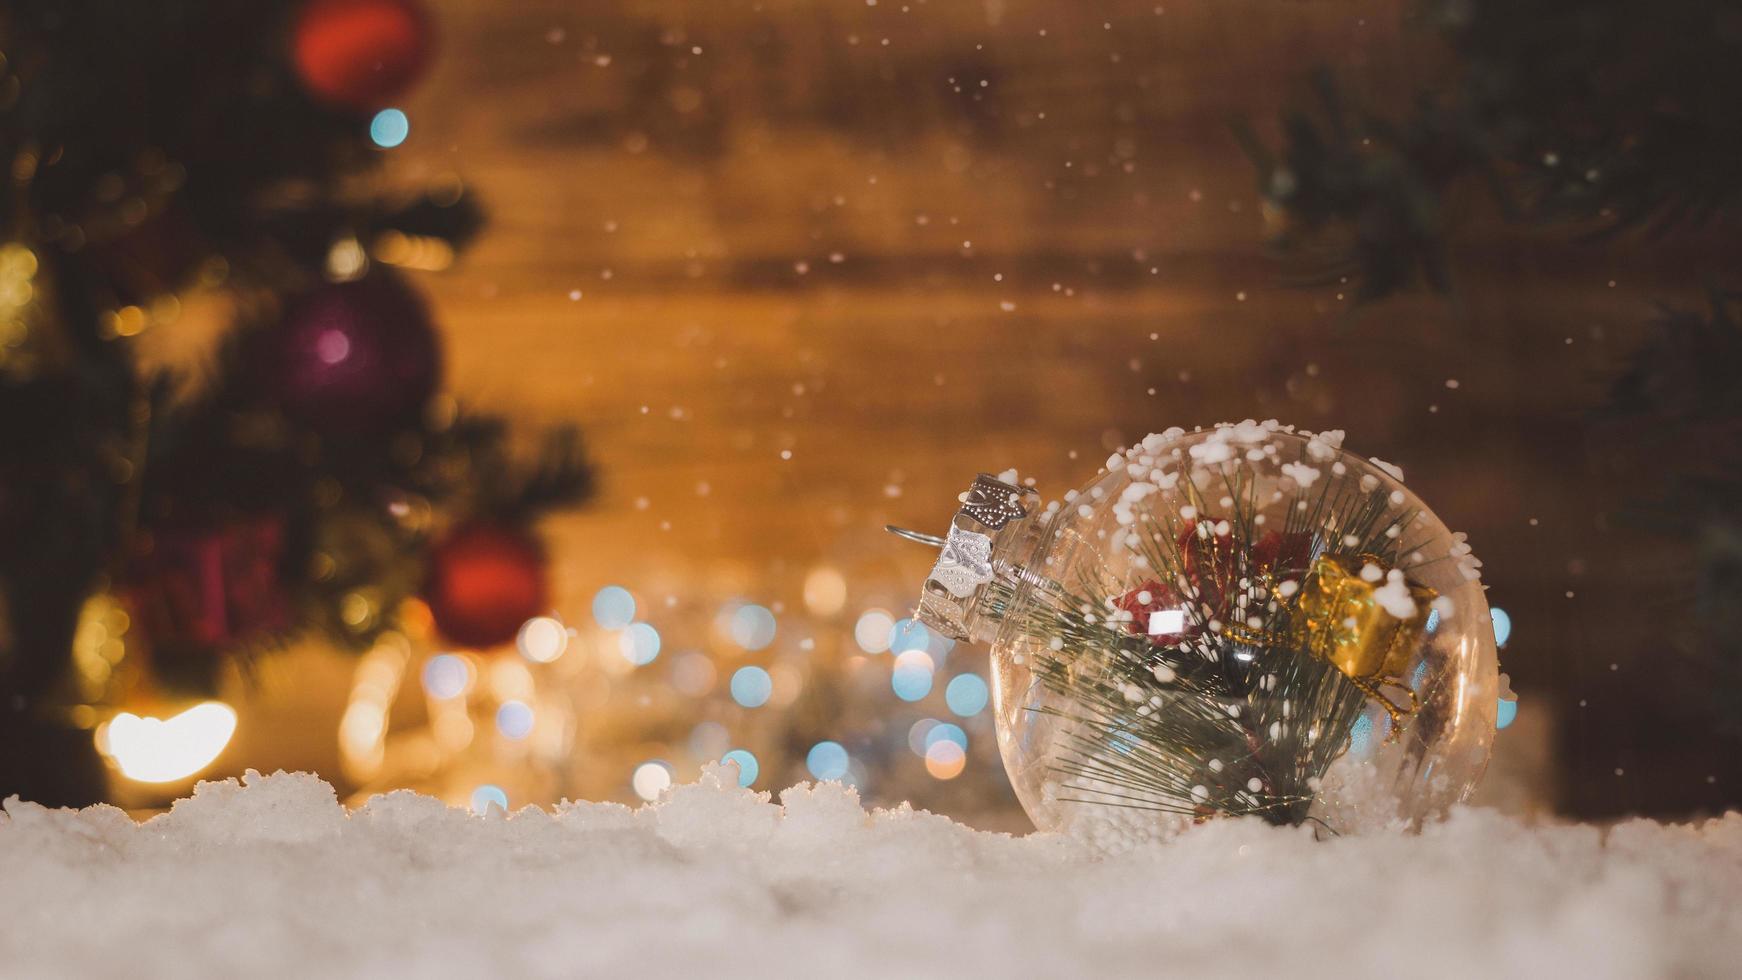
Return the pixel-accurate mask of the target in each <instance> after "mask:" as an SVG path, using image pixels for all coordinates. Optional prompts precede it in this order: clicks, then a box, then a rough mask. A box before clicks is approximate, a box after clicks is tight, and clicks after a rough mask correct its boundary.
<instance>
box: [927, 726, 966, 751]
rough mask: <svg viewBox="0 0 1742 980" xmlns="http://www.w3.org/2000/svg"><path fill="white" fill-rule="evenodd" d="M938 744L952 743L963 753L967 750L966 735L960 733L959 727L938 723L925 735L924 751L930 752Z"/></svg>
mask: <svg viewBox="0 0 1742 980" xmlns="http://www.w3.org/2000/svg"><path fill="white" fill-rule="evenodd" d="M939 742H954V743H956V745H958V746H960V747H961V749H962V751H964V752H965V751H967V749H968V733H967V732H964V731H962V726H960V725H956V724H952V723H950V722H947V721H940V722H938V723H937V724H936V725H933V726H932V728H931V731H928V732H926V733H925V748H926V751H930V750H931V747H932V746H934V745H936V744H938V743H939Z"/></svg>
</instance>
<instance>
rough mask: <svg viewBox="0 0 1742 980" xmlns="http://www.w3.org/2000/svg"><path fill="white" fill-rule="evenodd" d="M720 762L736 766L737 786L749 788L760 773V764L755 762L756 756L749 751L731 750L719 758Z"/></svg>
mask: <svg viewBox="0 0 1742 980" xmlns="http://www.w3.org/2000/svg"><path fill="white" fill-rule="evenodd" d="M720 761H721V762H736V763H737V764H738V785H739V786H749V785H750V784H751V783H754V782H756V777H757V776H758V775H760V774H761V772H762V766H761V764H759V763H758V762H757V761H756V756H755V755H754V754H752V753H751V752H750V750H749V749H733V750H732V751H730V752H728V753H726V754H725V755H723V756H721V757H720Z"/></svg>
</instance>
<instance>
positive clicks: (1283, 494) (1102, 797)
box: [920, 422, 1498, 844]
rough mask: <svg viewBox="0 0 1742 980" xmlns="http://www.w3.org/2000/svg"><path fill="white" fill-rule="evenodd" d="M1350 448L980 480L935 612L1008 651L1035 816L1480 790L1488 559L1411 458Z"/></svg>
mask: <svg viewBox="0 0 1742 980" xmlns="http://www.w3.org/2000/svg"><path fill="white" fill-rule="evenodd" d="M1341 442H1342V433H1340V432H1329V433H1320V434H1312V433H1307V432H1299V431H1295V430H1292V429H1290V428H1288V427H1285V426H1281V425H1278V424H1277V423H1275V422H1265V423H1257V422H1245V423H1240V424H1238V425H1222V426H1218V427H1216V428H1213V429H1208V430H1200V431H1197V432H1190V433H1188V432H1184V431H1182V430H1178V429H1173V430H1169V431H1168V432H1165V433H1161V434H1158V435H1151V436H1149V437H1148V438H1146V439H1144V440H1143V442H1142V443H1141V444H1139V445H1137V446H1135V447H1132V448H1131V449H1130V450H1128V451H1126V452H1123V453H1118V454H1115V455H1114V456H1113V457H1111V458H1110V459H1109V460H1108V461H1107V466H1106V469H1105V470H1104V471H1103V472H1102V473H1101V475H1100V476H1099V477H1098V478H1097V479H1096V480H1095V481H1094V482H1093V483H1091V484H1089V485H1088V486H1087V487H1085V488H1083V489H1082V490H1079V491H1075V492H1073V493H1070V494H1067V495H1066V496H1065V498H1064V499H1063V500H1061V501H1056V502H1053V503H1050V504H1046V505H1045V506H1042V505H1041V504H1040V500H1039V497H1038V495H1037V494H1036V493H1035V492H1034V491H1033V490H1031V489H1028V488H1025V487H1021V486H1018V485H1016V484H1015V483H1014V482H1013V481H1004V480H999V479H994V478H992V477H986V476H982V477H981V478H980V479H979V480H978V481H976V483H975V485H974V487H973V489H971V490H970V491H969V492H968V493H967V494H965V495H964V497H963V506H962V509H961V511H959V512H958V514H957V516H956V519H955V520H954V522H953V523H952V525H951V528H950V533H949V537H948V538H947V539H946V540H945V541H944V542H943V546H942V555H941V556H940V559H939V561H938V564H937V566H936V568H934V570H933V572H932V574H931V576H930V577H929V578H928V579H927V582H926V586H925V590H924V592H923V593H922V597H921V603H920V610H921V612H920V614H921V616H922V618H923V619H925V620H926V621H927V622H928V623H929V624H931V625H932V626H934V627H935V628H938V629H940V630H942V631H944V632H946V633H949V634H951V635H954V636H957V637H959V638H963V639H969V640H973V641H977V642H980V643H986V644H989V645H990V647H991V658H992V675H993V678H994V686H993V692H994V705H995V709H996V718H997V726H998V744H999V749H1000V751H1001V752H1002V754H1003V758H1004V764H1005V767H1006V769H1007V770H1008V772H1009V775H1010V780H1011V782H1012V784H1013V785H1014V786H1015V789H1016V794H1017V796H1018V798H1019V799H1020V800H1021V801H1022V805H1023V807H1024V808H1025V809H1026V810H1027V811H1028V814H1029V816H1030V817H1031V818H1032V819H1033V820H1034V823H1035V826H1036V827H1038V828H1040V829H1042V830H1049V831H1068V832H1071V833H1073V834H1076V835H1079V836H1084V837H1089V838H1096V839H1101V840H1103V841H1104V842H1106V843H1108V844H1118V843H1128V842H1131V841H1134V840H1142V839H1147V838H1150V837H1156V836H1165V835H1167V834H1169V833H1172V832H1174V831H1176V830H1178V829H1180V828H1182V827H1184V826H1189V825H1190V824H1192V823H1194V822H1197V821H1201V820H1205V819H1209V818H1213V817H1216V816H1223V815H1236V816H1253V817H1258V818H1260V819H1263V820H1266V821H1268V822H1272V823H1277V824H1301V823H1312V824H1315V825H1317V826H1320V827H1323V828H1326V829H1328V830H1330V831H1333V832H1345V831H1349V830H1358V829H1364V828H1369V827H1374V826H1382V825H1390V824H1399V823H1401V824H1405V825H1417V824H1419V823H1420V822H1421V821H1422V820H1423V819H1427V818H1431V817H1433V816H1435V815H1437V814H1440V813H1441V812H1443V811H1444V810H1445V809H1446V807H1448V806H1449V805H1451V804H1453V803H1456V802H1458V801H1460V800H1463V799H1464V798H1465V797H1467V796H1468V795H1469V793H1470V792H1471V790H1472V789H1473V788H1474V787H1475V785H1476V783H1477V781H1478V780H1479V779H1480V778H1481V776H1482V772H1483V770H1484V769H1485V768H1486V766H1487V761H1488V753H1489V748H1490V745H1491V743H1492V740H1493V736H1494V725H1495V715H1496V712H1497V707H1498V691H1497V688H1498V679H1497V669H1496V662H1495V649H1494V631H1493V625H1492V622H1491V620H1490V618H1489V612H1488V604H1487V602H1486V600H1485V599H1484V597H1483V593H1482V586H1481V583H1480V580H1479V576H1478V571H1477V569H1478V567H1479V563H1478V562H1477V561H1476V560H1475V558H1474V557H1473V556H1472V555H1471V554H1470V549H1469V547H1468V546H1467V545H1466V544H1465V543H1464V539H1463V536H1462V535H1460V534H1454V533H1452V532H1451V531H1449V530H1447V528H1446V526H1445V524H1443V523H1442V522H1441V521H1440V519H1439V518H1438V517H1436V516H1434V514H1433V512H1432V511H1430V510H1429V509H1428V508H1427V506H1426V505H1425V504H1423V503H1422V502H1421V500H1420V499H1418V498H1417V497H1416V496H1415V495H1414V494H1413V493H1411V492H1410V491H1409V489H1408V488H1406V487H1405V486H1404V485H1403V481H1402V474H1401V473H1400V472H1399V471H1398V470H1397V468H1396V467H1393V466H1390V465H1389V464H1386V463H1383V462H1380V461H1378V460H1372V459H1367V458H1365V457H1362V456H1359V455H1355V454H1353V453H1349V452H1345V451H1344V450H1343V449H1342V446H1341Z"/></svg>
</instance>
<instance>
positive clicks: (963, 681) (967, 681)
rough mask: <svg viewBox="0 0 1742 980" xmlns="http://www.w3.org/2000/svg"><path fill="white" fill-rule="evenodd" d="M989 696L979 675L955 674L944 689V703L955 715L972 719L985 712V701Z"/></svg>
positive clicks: (989, 693)
mask: <svg viewBox="0 0 1742 980" xmlns="http://www.w3.org/2000/svg"><path fill="white" fill-rule="evenodd" d="M990 695H991V692H990V691H988V690H987V689H986V682H985V681H984V680H981V679H980V675H979V674H957V675H956V676H955V677H953V678H951V679H950V683H949V686H947V687H945V688H944V703H945V704H947V705H949V706H950V710H951V711H954V712H955V713H956V714H957V715H959V716H961V717H963V718H972V717H974V716H975V715H977V714H979V713H980V712H982V711H985V710H986V699H987V698H988V697H989V696H990Z"/></svg>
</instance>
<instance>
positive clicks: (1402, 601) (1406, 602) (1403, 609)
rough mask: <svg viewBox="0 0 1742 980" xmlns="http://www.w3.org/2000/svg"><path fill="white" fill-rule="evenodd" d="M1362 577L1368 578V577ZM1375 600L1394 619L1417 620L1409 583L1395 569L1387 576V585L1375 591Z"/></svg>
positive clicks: (1363, 576)
mask: <svg viewBox="0 0 1742 980" xmlns="http://www.w3.org/2000/svg"><path fill="white" fill-rule="evenodd" d="M1369 567H1372V566H1369ZM1361 577H1362V578H1366V575H1365V574H1363V575H1362V576H1361ZM1373 600H1374V601H1375V602H1377V603H1379V608H1381V609H1383V610H1385V612H1386V615H1388V616H1390V617H1391V618H1393V619H1413V618H1415V614H1416V608H1415V599H1414V598H1413V597H1411V596H1410V594H1409V583H1407V582H1405V581H1404V579H1403V573H1402V572H1400V571H1398V570H1397V569H1395V568H1393V569H1392V570H1391V571H1389V572H1387V573H1386V574H1385V584H1384V585H1381V586H1380V587H1379V588H1377V589H1374V590H1373Z"/></svg>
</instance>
